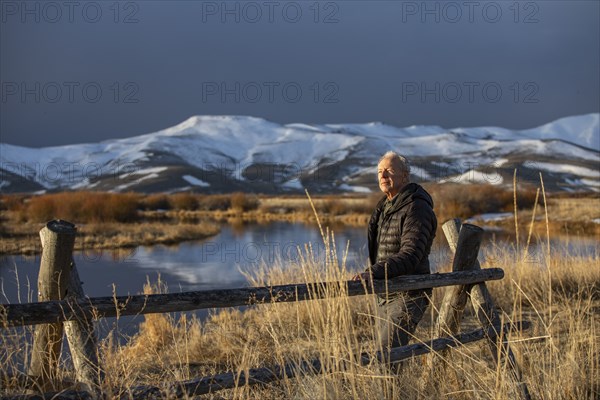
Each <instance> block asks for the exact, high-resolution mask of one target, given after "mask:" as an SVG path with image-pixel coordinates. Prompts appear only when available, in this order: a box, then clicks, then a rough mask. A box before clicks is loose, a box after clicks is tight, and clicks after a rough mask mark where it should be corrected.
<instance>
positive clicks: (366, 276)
mask: <svg viewBox="0 0 600 400" xmlns="http://www.w3.org/2000/svg"><path fill="white" fill-rule="evenodd" d="M352 280H353V281H365V282H369V281H370V280H371V274H369V273H368V272H361V273H360V274H356V275H354V277H353V278H352Z"/></svg>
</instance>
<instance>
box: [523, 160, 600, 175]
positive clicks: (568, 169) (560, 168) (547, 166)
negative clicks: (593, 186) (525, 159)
mask: <svg viewBox="0 0 600 400" xmlns="http://www.w3.org/2000/svg"><path fill="white" fill-rule="evenodd" d="M532 166H533V167H537V168H540V169H543V170H545V171H549V172H558V173H569V174H573V175H577V176H582V177H587V178H600V171H594V170H593V169H589V168H585V167H579V166H576V165H568V164H551V163H544V162H536V163H533V164H532Z"/></svg>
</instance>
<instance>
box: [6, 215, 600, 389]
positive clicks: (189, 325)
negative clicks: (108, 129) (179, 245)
mask: <svg viewBox="0 0 600 400" xmlns="http://www.w3.org/2000/svg"><path fill="white" fill-rule="evenodd" d="M565 207H566V206H565ZM317 208H318V206H317ZM579 208H581V205H579ZM591 211H593V210H591ZM538 212H539V210H538ZM566 212H567V213H568V211H566ZM541 215H544V213H543V211H542V212H541ZM551 216H552V217H553V216H554V214H551ZM520 221H521V222H520V223H521V224H522V225H524V229H525V230H527V228H528V227H529V222H530V221H529V220H528V219H527V218H525V216H523V217H522V218H521V219H520ZM543 228H544V229H541V230H542V231H544V232H547V231H550V227H549V226H548V227H543ZM534 229H535V226H534ZM532 231H533V229H532ZM525 240H526V236H521V241H522V242H521V245H520V246H519V249H520V251H519V252H516V253H515V252H514V251H512V250H508V249H507V248H505V247H498V248H497V252H496V254H493V255H492V256H490V257H488V258H487V259H488V261H487V262H486V263H484V265H482V267H484V268H485V267H489V266H494V267H501V268H503V269H504V270H505V273H506V276H505V278H504V279H503V280H501V281H495V282H490V283H489V288H490V291H491V293H492V296H493V298H494V299H495V301H496V303H497V306H498V307H499V309H500V310H501V312H502V315H503V317H504V319H505V320H507V321H508V320H512V321H514V320H521V319H526V320H529V321H531V322H532V323H533V328H532V329H531V330H529V331H525V332H516V333H513V334H511V335H510V336H509V337H508V340H509V341H510V344H511V347H512V348H513V350H514V351H515V354H516V357H517V360H518V362H519V363H520V365H521V367H522V370H523V375H524V379H525V381H526V382H527V384H528V386H529V390H530V391H531V394H532V396H533V398H543V399H573V400H575V399H590V400H593V399H597V398H599V397H600V318H599V317H598V316H599V315H600V259H599V257H600V256H599V255H598V252H596V253H595V255H582V254H576V253H569V252H568V251H566V250H565V249H554V248H551V247H550V248H546V249H545V250H544V251H543V254H540V256H539V257H536V258H535V260H533V259H532V258H530V257H528V256H527V254H526V250H525V247H526V246H525ZM338 252H339V255H343V252H344V249H334V248H330V247H329V248H328V253H327V254H328V255H330V256H327V255H326V256H325V257H323V258H321V259H316V257H314V256H313V254H311V252H310V250H305V251H302V253H301V254H302V257H300V258H299V259H298V262H297V263H295V264H292V265H283V263H279V264H276V265H275V266H272V267H270V268H266V267H264V268H261V269H259V270H254V271H247V272H246V274H247V277H248V280H249V282H250V283H251V284H253V285H272V284H283V283H292V282H296V283H303V282H314V281H317V280H330V281H335V280H337V281H343V280H347V279H348V278H349V277H350V276H352V274H353V273H354V272H355V271H349V270H348V268H347V266H346V265H345V264H344V263H343V262H342V263H338V262H337V261H335V260H337V259H338V257H337V255H338ZM342 259H343V257H342ZM440 267H441V268H440V269H441V270H442V271H448V270H449V269H450V260H446V262H445V264H444V265H441V266H440ZM146 290H147V291H148V292H159V291H165V290H167V288H165V287H164V285H162V284H161V283H160V282H158V283H154V284H152V285H148V287H147V289H146ZM443 290H444V289H435V290H434V298H433V304H434V307H432V308H431V309H430V310H429V311H428V313H427V314H426V316H425V318H424V319H423V320H422V321H421V323H420V325H419V328H418V330H417V332H416V333H415V338H414V339H413V342H418V341H419V340H425V339H429V338H431V337H432V325H433V321H434V320H435V317H436V309H437V307H438V306H439V303H440V299H441V297H442V295H443ZM334 294H336V295H337V296H335V297H331V298H327V299H323V300H315V301H308V302H298V303H284V304H264V305H258V306H255V307H253V308H250V309H248V310H246V311H244V312H241V311H239V310H235V309H223V310H219V311H214V312H212V313H211V315H210V316H209V317H208V318H207V319H205V320H202V321H200V320H198V319H195V318H175V317H174V316H173V315H165V314H155V315H147V316H146V317H145V320H144V322H143V323H142V324H141V325H140V329H139V332H138V333H137V334H136V335H135V336H133V337H131V338H129V340H128V341H127V343H124V344H120V343H118V342H117V341H115V340H114V336H109V337H108V338H106V339H104V340H102V342H101V346H100V359H101V364H102V365H103V367H104V369H105V371H106V380H105V385H106V386H105V390H107V391H111V392H112V391H116V392H120V393H122V394H124V395H126V394H127V388H128V387H131V386H134V385H139V384H150V385H155V384H158V383H160V382H170V381H176V380H185V379H190V378H193V377H198V376H206V375H211V374H215V373H219V372H223V371H247V370H248V369H249V368H255V367H261V366H269V365H273V364H283V363H299V362H301V361H303V360H310V359H312V358H319V359H321V360H323V363H324V367H325V371H326V373H324V374H322V375H316V376H313V375H310V374H304V375H302V376H300V377H299V378H294V379H285V380H283V381H281V382H278V383H273V384H269V385H266V386H263V387H246V386H243V385H242V384H241V383H242V382H240V385H239V386H238V387H237V388H235V389H230V390H225V391H221V392H217V393H214V394H211V395H206V396H205V397H204V398H209V399H247V398H257V399H259V398H260V399H262V398H276V399H290V398H292V399H353V398H369V399H384V398H406V399H421V398H423V399H428V398H436V399H438V398H439V399H446V398H447V399H498V400H500V399H502V400H503V399H507V400H508V399H514V398H516V392H515V386H514V384H513V383H512V381H511V380H510V379H509V375H508V373H507V372H506V369H505V366H503V365H500V366H497V365H494V364H493V363H492V362H491V356H490V354H489V353H488V351H489V350H488V348H487V346H486V345H485V343H483V342H478V343H476V344H471V345H467V346H464V347H461V348H460V349H456V350H453V351H451V353H450V354H449V355H442V354H437V355H436V357H437V358H438V359H439V361H440V365H442V366H443V368H442V367H440V368H437V369H435V370H434V371H429V370H428V369H426V367H425V365H424V363H423V359H422V358H416V359H413V360H411V361H408V362H406V363H405V364H404V367H403V368H402V370H401V374H399V375H396V374H394V373H392V372H390V371H389V370H388V368H387V367H386V366H385V365H383V364H381V363H377V362H373V363H371V364H369V365H366V366H363V365H360V363H359V362H358V360H359V357H360V355H361V354H362V353H365V352H366V353H374V352H376V351H377V350H379V349H380V348H379V345H378V342H379V340H378V334H377V331H376V329H375V323H374V322H375V320H376V318H377V317H378V315H377V308H376V307H375V306H374V298H373V297H372V296H359V297H348V296H344V295H343V290H342V293H334ZM340 294H342V295H341V296H339V295H340ZM475 325H476V324H475V320H474V318H473V315H472V311H471V310H467V312H466V314H465V317H464V321H463V324H462V327H463V329H466V330H468V329H471V328H473V327H474V326H475ZM22 341H23V332H19V331H17V330H14V329H4V330H3V334H2V342H3V343H2V348H3V349H4V350H3V351H2V352H1V353H0V355H1V358H0V365H1V366H0V376H2V377H3V379H2V382H3V384H2V389H1V390H0V394H2V395H7V394H11V393H23V392H24V391H25V389H26V388H25V387H23V386H20V384H19V382H18V379H12V380H11V379H10V378H9V377H11V376H15V375H17V373H16V371H18V370H22V366H23V365H27V363H28V358H29V353H28V351H29V350H30V349H29V346H22V345H21V344H20V343H22ZM62 378H63V379H64V380H66V381H68V380H70V379H71V380H72V378H73V374H72V372H71V370H70V368H69V367H68V363H67V364H65V366H64V368H63V376H62Z"/></svg>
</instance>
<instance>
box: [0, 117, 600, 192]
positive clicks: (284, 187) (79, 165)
mask: <svg viewBox="0 0 600 400" xmlns="http://www.w3.org/2000/svg"><path fill="white" fill-rule="evenodd" d="M599 117H600V114H598V113H595V114H585V115H580V116H570V117H564V118H560V119H558V120H556V121H552V122H549V123H547V124H544V125H542V126H540V127H537V128H530V129H526V130H510V129H506V128H502V127H472V128H461V127H459V128H452V129H445V128H442V127H440V126H435V125H420V126H419V125H413V126H409V127H404V128H401V127H395V126H392V125H388V124H385V123H382V122H370V123H365V124H314V125H312V124H304V123H290V124H285V125H281V124H278V123H275V122H271V121H267V120H264V119H262V118H258V117H251V116H212V115H195V116H192V117H190V118H188V119H186V120H184V121H182V122H181V123H179V124H177V125H175V126H172V127H169V128H166V129H162V130H159V131H157V132H152V133H147V134H143V135H139V136H134V137H130V138H123V139H111V140H105V141H102V142H98V143H82V144H71V145H65V146H52V147H44V148H28V147H22V146H15V145H10V144H6V143H0V191H1V192H4V193H9V192H43V191H60V190H109V191H130V190H133V191H141V192H158V191H165V192H177V191H185V190H193V191H197V192H207V193H227V192H232V191H238V190H242V191H249V192H262V193H288V192H299V191H303V190H304V188H307V189H309V190H311V191H316V192H322V193H337V192H367V191H373V190H377V183H376V180H375V172H374V171H375V165H376V163H377V160H378V158H379V157H380V155H381V154H383V153H384V152H386V151H388V150H395V151H397V152H399V153H401V154H404V155H406V156H407V158H409V160H411V164H412V165H413V174H412V175H413V179H414V180H416V181H420V182H426V181H438V182H456V183H490V184H496V185H503V184H505V185H508V184H509V183H510V182H511V181H512V178H511V175H512V171H514V169H515V168H517V169H518V171H520V172H521V175H522V178H523V181H525V182H528V181H531V183H532V184H533V183H534V182H535V181H536V179H537V180H538V181H539V172H542V173H543V174H544V179H545V183H546V179H548V180H547V182H548V186H547V188H549V189H554V190H568V191H579V190H585V191H590V190H591V191H600V171H599V166H600V133H599V120H600V118H599ZM534 176H535V177H537V178H535V179H534Z"/></svg>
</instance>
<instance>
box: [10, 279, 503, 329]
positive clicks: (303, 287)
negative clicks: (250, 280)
mask: <svg viewBox="0 0 600 400" xmlns="http://www.w3.org/2000/svg"><path fill="white" fill-rule="evenodd" d="M503 277H504V271H502V269H500V268H489V269H484V270H479V271H461V272H447V273H440V274H431V275H410V276H403V277H398V278H394V279H390V280H389V281H388V282H387V283H386V282H377V281H374V282H372V284H370V285H369V286H368V287H365V286H364V285H363V284H362V283H361V282H356V281H345V282H320V283H311V284H293V285H278V286H266V287H252V288H239V289H220V290H203V291H195V292H182V293H166V294H148V295H138V296H114V297H92V298H68V299H65V300H55V301H45V302H39V303H26V304H5V305H0V315H1V314H4V315H5V318H4V319H5V320H6V323H7V325H8V326H22V325H35V324H48V323H56V322H61V321H71V320H76V319H80V318H81V317H85V318H109V317H116V316H127V315H138V314H151V313H166V312H178V311H193V310H200V309H207V308H222V307H235V306H247V305H255V304H263V303H280V302H291V301H301V300H314V299H319V298H323V297H326V296H327V297H330V296H332V295H335V294H336V293H344V295H348V296H359V295H365V294H373V293H386V292H400V291H410V290H419V289H427V288H436V287H443V286H448V285H471V284H476V283H482V282H485V281H489V280H498V279H502V278H503ZM340 289H343V290H340Z"/></svg>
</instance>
